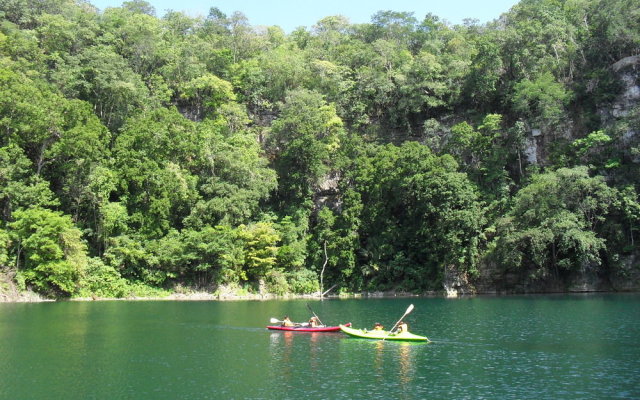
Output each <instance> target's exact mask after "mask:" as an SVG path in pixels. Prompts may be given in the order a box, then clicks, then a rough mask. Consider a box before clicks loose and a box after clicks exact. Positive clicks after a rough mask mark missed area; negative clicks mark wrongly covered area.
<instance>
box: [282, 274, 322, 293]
mask: <svg viewBox="0 0 640 400" xmlns="http://www.w3.org/2000/svg"><path fill="white" fill-rule="evenodd" d="M289 290H290V291H291V292H292V293H297V294H304V293H315V292H318V291H320V284H319V283H318V274H317V273H316V272H314V271H311V270H308V269H304V268H303V269H299V270H297V271H293V272H290V273H289Z"/></svg>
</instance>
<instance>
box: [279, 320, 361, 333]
mask: <svg viewBox="0 0 640 400" xmlns="http://www.w3.org/2000/svg"><path fill="white" fill-rule="evenodd" d="M343 326H351V322H348V323H346V324H344V325H343ZM267 329H271V330H274V331H292V332H338V331H339V330H340V326H318V327H315V328H312V327H309V326H282V325H270V326H267Z"/></svg>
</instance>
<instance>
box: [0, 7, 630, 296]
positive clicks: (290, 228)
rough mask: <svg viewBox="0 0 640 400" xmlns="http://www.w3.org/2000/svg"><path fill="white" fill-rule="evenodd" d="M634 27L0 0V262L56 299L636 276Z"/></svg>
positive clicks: (551, 14)
mask: <svg viewBox="0 0 640 400" xmlns="http://www.w3.org/2000/svg"><path fill="white" fill-rule="evenodd" d="M638 26H640V14H639V11H638V7H637V2H635V1H633V0H611V1H609V0H608V1H604V0H523V1H521V2H520V3H519V4H517V5H516V6H514V7H513V8H512V9H511V10H510V11H509V12H507V13H505V14H503V15H502V16H501V17H500V18H499V19H498V20H496V21H494V22H491V23H488V24H479V23H477V22H474V21H472V20H469V21H467V23H465V24H463V25H450V24H448V23H447V22H446V21H442V20H441V19H440V18H438V17H437V16H435V15H431V14H429V15H426V16H424V17H423V16H414V15H413V14H411V13H406V12H400V11H380V12H378V13H376V14H375V15H373V16H372V18H371V22H370V23H366V24H351V23H349V21H348V20H346V19H345V18H343V17H340V16H327V17H326V18H323V19H321V20H320V21H318V22H317V24H316V25H314V26H313V27H301V28H298V29H296V30H295V31H293V32H291V33H290V34H286V33H285V32H283V31H282V29H280V28H279V27H277V26H271V27H255V26H251V25H250V24H249V21H247V19H246V17H245V16H244V15H243V14H242V13H239V12H236V13H234V14H233V15H229V16H228V15H225V14H223V13H222V12H221V11H220V10H219V9H217V8H211V10H210V12H209V14H208V15H207V16H205V17H197V18H194V17H190V16H188V15H186V14H184V13H181V12H176V11H168V12H166V13H165V14H164V15H162V16H157V15H156V12H155V10H154V9H153V7H151V6H150V4H149V3H147V2H145V1H140V0H134V1H125V2H123V5H122V6H121V7H117V8H107V9H106V10H103V11H99V10H97V9H96V8H95V7H93V6H92V5H91V4H90V3H88V2H85V1H80V0H78V1H76V0H40V1H37V2H33V1H28V0H8V1H3V2H2V4H0V269H1V270H3V271H5V272H6V273H7V274H9V275H11V277H12V280H13V281H14V282H15V284H17V285H18V287H19V288H20V289H21V290H26V289H31V290H33V291H36V292H38V293H40V294H42V295H44V296H48V297H58V298H59V297H92V296H93V297H126V296H130V295H132V294H139V295H140V294H141V295H144V294H145V293H154V292H155V291H163V290H167V289H169V290H171V289H172V288H175V287H176V286H179V287H191V288H197V289H201V290H208V291H211V292H213V291H215V290H220V288H238V289H239V290H244V291H254V292H259V291H263V292H269V293H274V294H285V293H298V294H302V293H313V292H318V291H320V290H321V288H320V278H321V273H322V271H323V270H324V273H323V274H322V282H323V283H322V286H323V289H327V288H329V287H330V286H332V285H336V290H337V291H346V292H359V291H376V290H382V291H384V290H401V291H414V292H425V291H434V290H436V291H437V290H442V289H443V285H444V283H445V280H446V276H447V274H448V273H449V272H451V271H454V272H455V274H456V275H457V276H462V277H464V278H465V280H466V281H468V282H471V284H473V282H474V280H478V279H481V278H482V277H483V276H486V275H491V276H492V277H493V278H492V279H491V280H490V281H491V282H492V284H493V285H495V286H500V288H501V289H506V290H510V289H514V288H515V287H516V284H515V283H514V282H518V283H521V282H523V281H526V282H528V283H532V282H538V283H541V284H542V285H545V284H553V285H557V284H558V283H560V284H562V283H563V282H566V280H567V279H568V277H570V276H571V275H573V274H576V273H583V272H584V271H587V270H588V271H590V273H592V274H595V275H597V276H600V277H602V278H603V279H605V280H606V279H608V278H610V277H611V276H628V277H630V278H629V279H633V277H637V276H638V271H637V270H638V268H639V266H638V262H637V261H634V260H637V259H638V258H637V256H638V244H637V241H638V237H637V234H638V229H639V227H640V204H639V203H638V190H639V189H640V180H639V179H638V176H640V170H639V167H640V136H639V135H640V134H639V133H638V132H639V129H640V124H639V121H640V108H639V106H638V103H637V102H636V103H634V102H631V103H630V104H624V105H622V108H620V107H621V106H620V103H619V101H620V98H621V95H622V94H623V93H624V91H625V84H629V83H628V80H629V79H627V80H626V81H625V77H627V78H628V77H631V80H632V81H633V79H635V83H633V82H632V84H635V85H637V82H638V76H639V75H638V72H637V71H638V69H640V62H639V61H638V60H637V58H638V56H639V55H640V31H638V29H637V27H638ZM634 57H635V58H634ZM624 60H627V61H626V62H625V61H624ZM614 65H616V67H615V68H614V67H613V66H614ZM625 74H626V75H625ZM634 77H635V78H634ZM622 97H623V96H622ZM632 100H633V99H632ZM513 277H515V278H513Z"/></svg>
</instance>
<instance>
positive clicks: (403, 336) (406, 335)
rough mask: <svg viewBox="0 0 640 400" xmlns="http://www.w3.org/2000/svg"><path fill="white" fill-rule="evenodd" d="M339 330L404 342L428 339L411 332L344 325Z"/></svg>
mask: <svg viewBox="0 0 640 400" xmlns="http://www.w3.org/2000/svg"><path fill="white" fill-rule="evenodd" d="M340 330H341V331H342V332H344V333H346V334H347V335H349V336H353V337H357V338H363V339H377V340H381V339H384V340H400V341H405V342H428V341H429V339H428V338H427V337H426V336H419V335H414V334H413V333H411V332H403V333H398V334H396V333H391V334H390V333H389V331H368V330H366V329H353V328H349V327H348V326H344V325H340Z"/></svg>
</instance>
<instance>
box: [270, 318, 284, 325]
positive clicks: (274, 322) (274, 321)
mask: <svg viewBox="0 0 640 400" xmlns="http://www.w3.org/2000/svg"><path fill="white" fill-rule="evenodd" d="M269 322H271V323H272V324H277V323H278V322H282V321H280V320H279V319H277V318H271V319H270V320H269Z"/></svg>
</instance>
